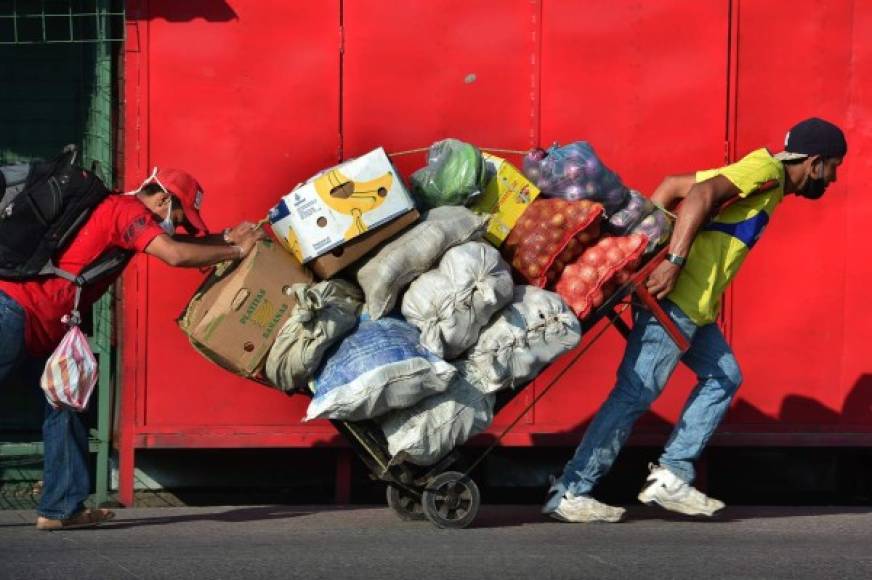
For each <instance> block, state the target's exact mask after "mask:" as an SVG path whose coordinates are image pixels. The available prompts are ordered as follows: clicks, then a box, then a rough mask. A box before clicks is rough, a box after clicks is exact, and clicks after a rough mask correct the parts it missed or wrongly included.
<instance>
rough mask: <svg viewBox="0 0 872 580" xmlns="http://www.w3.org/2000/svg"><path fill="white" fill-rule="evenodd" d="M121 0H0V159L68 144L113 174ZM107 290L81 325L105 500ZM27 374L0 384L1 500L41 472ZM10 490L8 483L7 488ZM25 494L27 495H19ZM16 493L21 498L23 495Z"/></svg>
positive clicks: (37, 407) (47, 153) (34, 396)
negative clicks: (90, 355) (92, 361)
mask: <svg viewBox="0 0 872 580" xmlns="http://www.w3.org/2000/svg"><path fill="white" fill-rule="evenodd" d="M123 40H124V2H123V0H29V1H27V0H0V165H4V164H8V163H15V162H18V161H29V160H32V159H36V158H43V159H44V158H50V157H53V156H55V155H57V154H58V153H59V152H60V151H61V149H62V148H63V147H64V146H65V145H67V144H75V145H77V146H78V147H79V149H80V151H81V153H82V159H83V161H84V163H86V164H88V165H90V164H91V162H92V161H96V162H98V166H99V168H100V173H101V177H102V178H103V179H104V181H105V182H106V183H107V184H113V183H114V166H115V163H114V161H115V158H116V155H115V149H114V144H115V143H116V142H120V139H116V135H115V127H116V119H117V118H118V115H117V112H118V110H119V107H118V103H119V98H118V95H119V93H120V86H119V85H120V75H119V73H118V71H119V70H120V69H119V63H120V56H121V55H120V51H121V47H122V44H123ZM112 304H113V296H112V294H111V293H110V294H108V295H107V296H105V297H104V298H103V299H102V300H101V301H100V302H99V303H98V304H96V305H95V306H94V308H93V311H92V313H91V317H90V319H89V320H87V321H86V322H85V324H84V325H83V327H84V328H85V329H86V330H87V331H88V332H89V336H90V340H91V345H92V348H93V349H94V352H95V354H96V355H97V358H98V362H99V365H100V380H99V383H98V387H97V389H98V393H97V405H96V406H94V405H91V409H90V410H89V412H88V414H89V418H88V420H89V421H90V424H92V425H94V424H95V425H96V426H97V427H96V429H92V430H91V450H92V451H93V452H96V453H97V461H96V464H97V477H96V482H95V491H96V498H95V501H96V502H97V503H98V504H99V503H102V502H104V501H105V500H106V498H107V491H108V473H109V467H108V466H109V440H110V428H111V423H110V418H111V408H112V392H113V388H112V385H113V380H112V378H113V369H114V354H113V349H112V328H113V320H112V312H113V308H112ZM32 371H33V372H31V373H30V374H32V375H34V376H31V377H28V379H27V380H22V377H21V376H19V377H17V379H18V380H12V381H10V384H7V385H2V386H0V486H3V487H0V489H3V488H6V489H12V490H14V492H13V493H12V494H9V493H0V507H4V505H6V506H10V507H21V506H22V505H27V504H28V503H32V501H33V499H32V495H33V494H26V493H25V494H21V493H20V491H21V490H22V489H23V488H24V487H26V486H28V485H29V482H35V481H37V480H39V479H41V465H40V464H41V455H42V444H41V443H40V442H39V441H40V440H41V435H40V430H41V423H42V395H41V392H40V391H39V389H38V388H37V387H36V386H35V385H34V384H33V379H34V378H35V377H38V372H39V369H32ZM16 492H17V493H16ZM28 496H29V497H28ZM22 502H23V503H22Z"/></svg>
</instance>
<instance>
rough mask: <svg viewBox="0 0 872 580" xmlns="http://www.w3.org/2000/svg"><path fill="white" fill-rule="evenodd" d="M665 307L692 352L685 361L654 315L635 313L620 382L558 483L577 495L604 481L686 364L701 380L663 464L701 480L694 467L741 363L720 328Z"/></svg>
mask: <svg viewBox="0 0 872 580" xmlns="http://www.w3.org/2000/svg"><path fill="white" fill-rule="evenodd" d="M662 305H663V308H664V310H665V311H666V312H667V314H668V315H669V316H670V318H672V320H673V321H675V323H676V324H677V325H678V327H679V328H680V329H681V331H682V332H683V333H684V335H685V336H686V337H687V338H688V340H689V341H690V349H689V350H688V351H687V352H686V353H684V355H682V354H681V352H680V351H679V350H678V347H677V346H676V345H675V343H674V342H673V341H672V339H671V338H670V337H669V335H668V334H667V333H666V330H664V328H663V327H662V326H661V325H660V323H658V322H657V319H656V318H654V316H653V315H652V314H651V313H650V312H649V311H648V310H645V309H641V308H640V309H638V310H636V311H635V312H634V314H633V318H634V324H633V330H632V332H631V333H630V336H629V338H628V339H627V349H626V351H625V352H624V358H623V360H622V361H621V366H620V367H619V368H618V376H617V383H616V384H615V387H614V388H613V389H612V392H611V393H610V394H609V397H608V399H607V400H606V402H605V403H603V405H602V407H600V409H599V411H598V412H597V414H596V416H595V417H594V419H593V421H592V422H591V424H590V426H589V427H588V428H587V432H586V433H585V434H584V438H583V439H582V441H581V443H580V444H579V446H578V448H577V449H576V450H575V455H574V456H573V457H572V459H570V460H569V462H568V463H567V464H566V467H565V468H564V470H563V476H562V477H561V479H560V481H559V483H560V484H562V486H565V489H566V490H568V491H571V492H572V493H574V494H575V495H587V494H589V493H590V492H591V490H592V489H593V487H594V486H595V485H596V482H597V481H598V480H599V479H600V477H602V476H603V475H605V474H606V472H608V470H609V469H610V468H611V466H612V463H614V461H615V458H616V457H617V455H618V452H619V451H620V450H621V447H622V446H623V445H624V442H625V441H626V440H627V437H628V436H629V435H630V430H631V429H632V427H633V423H635V422H636V419H638V418H639V416H640V415H641V414H642V413H644V412H645V411H646V410H648V408H649V407H650V406H651V403H653V402H654V400H655V399H656V398H657V397H658V396H659V395H660V393H661V392H662V391H663V387H665V386H666V383H667V382H668V381H669V377H670V376H672V372H673V371H674V370H675V367H676V366H677V365H678V361H679V360H680V361H682V362H683V363H684V364H686V365H687V366H688V367H690V369H691V370H692V371H693V372H694V373H696V375H697V379H698V383H697V385H696V388H694V390H693V392H692V393H691V394H690V397H689V398H688V400H687V403H686V404H685V406H684V410H683V411H682V412H681V417H680V419H679V421H678V424H676V426H675V428H674V429H673V431H672V435H671V437H670V438H669V441H668V442H667V444H666V447H665V449H664V451H663V454H662V455H661V456H660V461H659V462H660V465H661V466H663V467H666V468H667V469H669V470H670V471H671V472H673V473H674V474H675V475H677V476H678V477H679V478H681V479H682V480H684V481H686V482H688V483H692V482H693V480H694V476H695V473H694V469H693V462H694V461H695V460H696V459H697V458H698V457H699V455H700V453H702V450H703V449H704V448H705V445H706V443H708V440H709V439H710V438H711V436H712V433H714V431H715V429H716V428H717V426H718V424H720V422H721V419H723V417H724V414H725V413H726V411H727V408H728V407H729V406H730V401H731V400H732V398H733V395H734V394H735V393H736V390H737V389H738V388H739V385H741V384H742V374H741V372H740V370H739V365H738V364H737V363H736V358H735V357H734V356H733V352H732V350H731V349H730V347H729V345H728V344H727V341H726V339H725V338H724V335H723V333H722V332H721V330H720V328H718V326H717V325H716V324H707V325H705V326H697V325H696V324H694V322H693V321H692V320H691V319H690V318H688V316H687V315H686V314H685V313H684V312H682V311H681V309H680V308H678V307H677V306H676V305H675V304H673V303H671V302H669V301H663V302H662Z"/></svg>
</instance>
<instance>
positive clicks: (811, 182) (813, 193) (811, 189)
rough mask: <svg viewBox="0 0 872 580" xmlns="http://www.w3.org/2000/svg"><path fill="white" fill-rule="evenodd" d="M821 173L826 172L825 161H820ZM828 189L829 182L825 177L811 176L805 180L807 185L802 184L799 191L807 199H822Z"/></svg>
mask: <svg viewBox="0 0 872 580" xmlns="http://www.w3.org/2000/svg"><path fill="white" fill-rule="evenodd" d="M820 166H821V175H823V173H824V162H823V161H821V162H820ZM826 189H827V182H826V181H825V180H824V178H823V177H811V176H809V178H808V179H806V180H805V185H803V186H802V189H800V190H799V191H798V192H797V193H799V195H801V196H802V197H804V198H806V199H820V198H821V196H822V195H823V194H824V191H826Z"/></svg>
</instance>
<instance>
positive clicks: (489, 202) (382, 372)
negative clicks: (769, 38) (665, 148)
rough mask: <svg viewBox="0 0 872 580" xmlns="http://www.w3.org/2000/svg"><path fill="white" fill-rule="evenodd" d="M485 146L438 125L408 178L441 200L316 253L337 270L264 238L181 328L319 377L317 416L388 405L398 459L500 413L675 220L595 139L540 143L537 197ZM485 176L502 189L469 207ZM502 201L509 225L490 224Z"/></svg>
mask: <svg viewBox="0 0 872 580" xmlns="http://www.w3.org/2000/svg"><path fill="white" fill-rule="evenodd" d="M382 157H384V158H385V159H387V156H386V155H384V154H383V152H382V153H380V154H379V158H380V159H381V158H382ZM385 159H382V161H381V163H382V165H384V166H385V167H386V168H387V170H389V171H390V174H391V176H393V177H391V179H392V181H391V184H392V187H393V186H394V185H395V186H396V187H397V188H400V186H401V185H402V183H401V180H400V177H399V174H398V173H396V172H395V170H394V169H393V166H392V165H391V164H390V163H389V162H388V161H385ZM488 159H490V160H491V161H490V162H491V163H492V164H493V167H494V168H496V169H495V171H488V170H486V169H485V167H486V162H485V161H483V159H482V154H481V152H480V151H479V150H478V149H477V148H475V147H473V146H472V145H469V144H466V143H462V142H460V141H457V140H453V139H447V140H445V141H440V142H437V143H435V144H434V145H433V146H432V147H431V148H430V152H429V157H428V165H427V167H425V168H423V169H421V170H419V171H418V172H416V173H415V175H414V176H413V178H412V181H413V185H414V187H413V188H412V192H413V195H414V196H415V197H416V199H415V200H413V203H414V204H415V205H417V206H418V207H429V208H430V209H428V210H427V211H425V212H423V215H421V219H420V220H418V219H417V218H418V214H417V212H416V211H412V212H409V211H408V209H407V208H405V206H404V208H405V212H400V211H398V212H397V213H396V215H392V217H390V218H388V219H387V221H385V222H383V223H382V222H380V223H379V225H378V226H375V225H374V226H373V228H374V229H373V231H372V232H362V233H360V234H359V235H357V236H355V237H354V238H353V239H350V240H345V241H344V242H343V243H342V244H340V245H339V246H337V247H336V248H334V249H333V250H331V251H330V252H329V253H327V254H323V255H319V256H317V257H315V258H313V259H311V260H310V264H312V268H315V269H316V271H318V270H317V268H316V267H322V266H323V267H322V271H326V272H329V274H328V276H329V279H327V280H325V281H322V282H319V283H315V282H314V278H313V276H312V273H311V271H310V268H309V267H307V266H304V265H303V264H301V259H299V258H296V257H294V256H293V255H291V252H292V250H293V248H292V247H291V246H293V244H289V246H279V245H278V244H275V243H272V242H269V241H264V242H261V243H259V244H258V247H257V248H256V250H255V251H254V252H252V254H251V255H249V256H248V257H247V258H246V259H245V260H243V261H242V262H241V263H240V264H233V265H231V266H230V267H225V268H219V269H218V270H216V273H215V274H214V275H213V276H212V278H210V283H209V284H208V285H206V286H204V288H201V290H200V291H199V292H198V294H197V295H195V297H194V299H193V300H192V301H191V304H190V305H189V307H188V309H187V311H186V316H185V317H184V318H183V323H184V324H182V328H183V329H187V330H186V331H187V332H188V333H189V334H192V336H196V337H197V339H198V340H199V341H200V342H195V343H194V344H196V345H198V348H200V350H201V351H202V352H204V353H205V354H206V355H207V356H208V357H209V358H210V359H211V360H213V361H215V362H218V363H219V364H221V365H222V366H225V368H229V369H234V371H235V372H239V371H238V370H236V369H245V370H246V373H245V374H244V376H247V377H249V378H254V379H255V380H258V381H261V382H268V383H269V384H270V385H271V386H274V387H275V388H276V389H278V390H280V391H282V392H285V393H288V394H292V393H295V392H298V391H300V390H305V391H308V392H311V394H312V395H313V396H312V400H311V402H310V405H309V408H308V410H307V413H306V418H305V420H307V421H308V420H313V419H333V420H344V421H363V420H369V419H375V420H376V421H377V423H378V425H379V426H380V427H381V430H382V431H383V433H384V435H385V440H386V442H387V447H388V449H387V450H386V451H387V452H389V454H390V456H391V463H392V464H397V463H401V462H409V463H413V464H417V465H432V464H434V463H436V462H437V461H439V460H440V459H442V458H443V457H445V456H446V455H447V454H448V453H449V452H450V451H451V450H452V449H453V448H454V447H456V446H458V445H461V444H462V443H464V442H466V441H467V440H468V439H469V438H470V437H473V436H474V435H476V434H478V433H480V432H482V431H484V430H485V429H487V428H488V426H489V425H490V423H491V421H492V419H493V415H494V403H495V393H496V392H498V391H500V390H503V389H515V388H518V387H521V386H523V385H524V384H526V383H528V382H529V381H531V380H533V379H534V378H536V376H537V375H538V374H539V373H541V372H542V371H543V370H544V369H545V368H546V366H547V365H549V364H550V363H552V362H553V361H555V360H556V359H557V358H558V357H560V356H562V355H564V354H565V353H567V352H569V351H571V350H572V349H574V348H575V347H576V346H577V345H578V344H579V342H580V340H581V322H580V320H582V319H584V318H585V317H589V316H590V315H591V313H592V312H593V311H594V310H595V309H596V308H597V307H598V306H599V305H601V304H602V303H603V302H604V301H605V300H607V299H608V298H609V296H610V295H611V294H612V293H613V292H614V291H615V290H616V289H617V288H618V287H619V285H620V284H623V283H624V282H627V281H628V280H629V279H630V277H631V276H632V274H633V272H635V271H636V270H637V268H638V265H639V263H640V261H641V259H642V257H643V256H644V255H647V254H650V253H651V252H653V251H654V250H656V249H657V248H658V247H660V246H661V245H662V244H663V243H665V242H666V241H667V240H668V238H669V236H670V234H671V226H672V223H671V220H670V219H669V215H668V214H667V213H666V212H665V211H663V210H661V209H659V208H656V207H655V206H654V204H652V203H651V202H650V201H649V200H648V199H646V198H645V197H644V196H643V195H641V194H640V193H638V192H636V191H633V192H630V191H629V190H627V188H626V187H624V185H623V184H622V183H621V180H620V179H619V178H618V176H617V175H615V174H614V173H613V172H612V171H610V170H609V169H608V168H607V167H605V165H603V164H602V162H601V161H600V160H599V159H598V158H597V156H596V154H595V153H594V151H593V149H592V148H591V147H590V145H588V144H587V143H585V142H577V143H573V144H571V145H567V146H566V147H557V146H554V147H552V148H551V149H549V151H548V152H547V153H546V152H545V151H542V150H536V151H532V152H530V153H529V154H528V155H527V157H526V158H525V159H524V173H525V174H526V175H527V176H528V177H529V178H530V179H531V180H532V181H534V182H535V183H536V185H537V186H538V187H539V188H541V189H542V190H543V191H542V193H543V195H539V196H538V197H537V194H538V191H537V190H536V188H535V187H533V185H532V184H531V183H529V182H527V180H526V178H524V177H523V176H522V175H521V173H520V172H519V171H518V170H517V169H515V168H514V167H512V166H511V164H509V163H508V162H507V161H506V160H503V159H497V158H491V157H488ZM488 179H490V180H491V181H490V182H488V185H487V188H486V187H485V183H486V182H487V180H488ZM395 181H396V182H395ZM485 189H487V192H488V196H489V197H488V196H485V197H481V198H480V203H474V204H472V209H470V208H467V207H465V206H466V204H468V203H469V202H470V201H473V199H474V198H475V197H476V196H478V195H479V193H480V192H482V191H484V190H485ZM343 191H344V190H343ZM410 201H412V200H410ZM485 202H486V203H485ZM288 203H292V204H293V203H294V200H293V199H291V200H290V201H289V202H288ZM289 211H290V210H289ZM318 211H320V210H318ZM274 213H275V212H274ZM494 214H495V215H496V216H497V218H498V219H497V222H498V223H499V231H498V232H497V233H498V234H499V235H496V234H495V233H494V232H491V234H492V235H489V236H488V237H487V241H485V240H483V239H482V238H483V236H484V234H485V232H486V231H487V230H488V227H489V225H493V224H490V223H489V221H490V220H491V217H492V215H494ZM273 217H276V216H273ZM309 217H311V216H309ZM288 219H290V218H288ZM279 222H281V219H279V220H278V221H275V222H274V223H273V231H274V232H275V231H276V227H277V226H276V224H279ZM378 232H385V233H384V234H379V235H378V236H377V237H376V236H375V234H376V233H378ZM303 233H305V232H303ZM294 235H298V234H294ZM609 236H616V237H609ZM285 238H286V239H283V241H285V242H287V241H288V240H291V239H292V238H293V236H291V235H290V234H287V235H286V236H285ZM310 241H311V240H310ZM314 243H315V242H313V244H314ZM497 248H499V249H497ZM345 250H348V253H347V254H346V252H345ZM339 259H342V260H344V261H343V263H342V264H339V265H338V266H337V265H336V264H333V265H330V264H328V263H327V260H334V261H335V260H339ZM319 260H321V261H322V262H323V263H322V264H320V265H319V263H318V261H319ZM328 266H329V268H328ZM324 268H328V269H327V270H325V269H324ZM325 277H327V276H325ZM515 282H518V283H519V284H520V285H517V286H516V285H515ZM546 288H547V289H546ZM207 315H208V316H207ZM203 321H205V322H203ZM206 323H208V324H206ZM219 326H220V328H219ZM225 326H226V327H227V328H226V331H224V332H223V333H222V334H220V336H219V335H218V334H216V332H215V328H219V329H223V328H224V327H225ZM195 331H200V334H196V333H195ZM201 335H202V336H201ZM201 343H202V344H201ZM267 351H268V352H267ZM218 352H220V353H221V354H222V357H218V356H217V355H216V354H215V353H218ZM225 353H226V354H225ZM255 355H257V356H255ZM448 361H452V362H448ZM240 374H242V373H240Z"/></svg>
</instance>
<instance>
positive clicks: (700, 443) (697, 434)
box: [639, 324, 742, 516]
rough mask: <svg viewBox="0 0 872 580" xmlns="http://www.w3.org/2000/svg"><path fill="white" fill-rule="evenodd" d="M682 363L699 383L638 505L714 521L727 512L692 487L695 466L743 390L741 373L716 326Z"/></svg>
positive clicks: (708, 328) (703, 332) (711, 326)
mask: <svg viewBox="0 0 872 580" xmlns="http://www.w3.org/2000/svg"><path fill="white" fill-rule="evenodd" d="M682 361H683V362H684V363H685V364H687V366H688V367H690V368H691V370H693V371H694V372H695V373H696V375H697V377H698V383H697V385H696V388H694V390H693V392H692V393H691V395H690V397H689V398H688V400H687V403H686V404H685V407H684V410H683V411H682V413H681V417H680V419H679V421H678V424H677V425H676V426H675V428H674V429H673V431H672V436H671V437H670V438H669V442H668V443H667V444H666V448H665V449H664V451H663V455H661V457H660V466H652V468H651V475H649V476H648V479H647V482H646V484H645V487H644V488H643V489H642V492H641V493H640V494H639V500H640V501H642V502H643V503H646V504H655V503H656V504H658V505H660V506H661V507H664V508H666V509H668V510H671V511H675V512H679V513H683V514H687V515H705V516H711V515H714V514H715V512H717V511H719V510H721V509H723V508H724V503H723V502H722V501H720V500H716V499H714V498H710V497H707V496H706V495H705V494H703V493H701V492H700V491H698V490H696V489H695V488H694V487H693V486H692V485H691V483H692V482H693V480H694V477H695V473H694V468H693V462H694V461H696V459H697V458H698V457H699V455H700V453H702V450H703V449H704V448H705V446H706V443H708V441H709V439H710V438H711V436H712V434H713V433H714V431H715V429H716V428H717V426H718V425H719V424H720V422H721V419H723V417H724V414H725V413H726V411H727V409H728V408H729V406H730V401H732V399H733V395H734V394H735V393H736V390H738V388H739V385H741V384H742V373H741V372H740V371H739V365H738V363H737V362H736V358H735V356H733V352H732V350H731V349H730V347H729V345H728V344H727V341H726V339H725V338H724V335H723V333H721V330H720V329H719V328H718V327H717V325H715V324H709V325H706V326H704V327H702V328H700V329H699V331H698V332H697V334H696V337H695V338H694V341H693V344H692V346H691V348H690V350H688V351H687V352H686V353H685V355H684V357H683V358H682Z"/></svg>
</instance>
